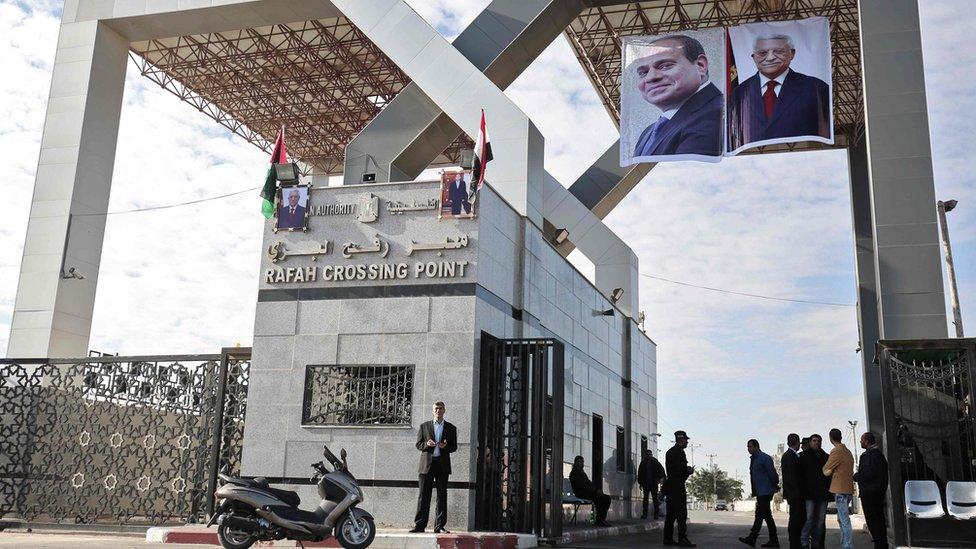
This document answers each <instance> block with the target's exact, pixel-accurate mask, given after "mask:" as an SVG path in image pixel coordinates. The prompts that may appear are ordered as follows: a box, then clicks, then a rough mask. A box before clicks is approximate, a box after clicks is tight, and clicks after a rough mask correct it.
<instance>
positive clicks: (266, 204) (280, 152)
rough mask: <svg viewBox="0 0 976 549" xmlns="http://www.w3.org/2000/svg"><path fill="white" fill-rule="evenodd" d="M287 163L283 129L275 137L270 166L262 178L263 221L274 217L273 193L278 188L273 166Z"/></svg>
mask: <svg viewBox="0 0 976 549" xmlns="http://www.w3.org/2000/svg"><path fill="white" fill-rule="evenodd" d="M286 163H288V151H287V150H285V127H284V126H282V127H281V128H280V129H279V130H278V136H277V137H275V144H274V150H272V151H271V166H269V167H268V175H266V176H265V177H264V187H263V188H262V189H261V199H262V200H261V213H262V214H264V218H265V219H271V216H273V215H274V210H275V207H274V203H275V191H276V190H277V188H278V178H277V177H275V167H274V165H275V164H286Z"/></svg>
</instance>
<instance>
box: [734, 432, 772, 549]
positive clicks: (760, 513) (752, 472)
mask: <svg viewBox="0 0 976 549" xmlns="http://www.w3.org/2000/svg"><path fill="white" fill-rule="evenodd" d="M746 450H747V451H748V452H749V480H750V481H751V484H752V495H754V496H756V519H755V521H753V523H752V530H751V531H750V532H749V535H748V536H746V537H744V538H739V541H741V542H742V543H744V544H746V545H748V546H749V547H755V546H756V540H757V539H758V538H759V532H761V531H762V525H763V521H765V522H766V529H767V530H768V531H769V541H768V542H766V543H764V544H762V545H761V546H760V547H779V537H777V535H776V523H775V522H774V521H773V513H772V510H771V509H770V508H769V502H770V501H772V499H773V494H775V493H776V492H778V491H779V475H777V474H776V467H775V466H774V465H773V458H771V457H769V454H767V453H765V452H763V451H762V450H760V449H759V441H758V440H756V439H750V440H749V442H747V443H746Z"/></svg>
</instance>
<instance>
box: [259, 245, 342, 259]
mask: <svg viewBox="0 0 976 549" xmlns="http://www.w3.org/2000/svg"><path fill="white" fill-rule="evenodd" d="M330 244H331V242H329V241H328V240H326V241H324V242H323V243H321V244H319V245H318V246H319V248H318V249H317V250H315V249H312V250H307V251H297V250H289V249H287V248H285V243H284V242H275V243H274V245H272V246H271V247H270V248H268V259H270V260H271V262H272V263H277V262H279V261H284V260H285V259H287V258H289V257H294V256H300V255H306V256H312V261H315V260H316V259H318V256H320V255H327V254H328V253H329V246H330Z"/></svg>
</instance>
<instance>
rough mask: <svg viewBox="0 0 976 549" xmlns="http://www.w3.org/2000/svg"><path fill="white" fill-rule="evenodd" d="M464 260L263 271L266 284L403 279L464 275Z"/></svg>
mask: <svg viewBox="0 0 976 549" xmlns="http://www.w3.org/2000/svg"><path fill="white" fill-rule="evenodd" d="M467 268H468V262H467V261H419V262H417V263H413V264H412V265H411V264H410V263H360V264H357V265H324V266H322V267H288V268H283V267H272V268H270V269H267V270H265V272H264V281H265V282H266V283H267V284H281V283H296V282H317V281H319V280H321V281H323V282H352V281H361V280H405V279H408V278H413V279H439V278H464V273H465V271H466V270H467Z"/></svg>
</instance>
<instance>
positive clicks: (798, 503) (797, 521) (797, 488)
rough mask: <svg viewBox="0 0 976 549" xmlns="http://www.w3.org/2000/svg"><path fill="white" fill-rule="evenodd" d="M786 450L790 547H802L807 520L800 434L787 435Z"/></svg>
mask: <svg viewBox="0 0 976 549" xmlns="http://www.w3.org/2000/svg"><path fill="white" fill-rule="evenodd" d="M786 446H787V449H786V452H784V453H783V457H782V459H780V467H781V469H782V470H783V499H785V500H786V503H787V504H789V506H790V521H789V524H788V525H787V531H788V532H789V535H790V549H801V548H802V547H803V544H802V543H801V542H800V532H802V531H803V523H805V522H806V521H807V510H806V504H804V502H803V477H802V474H801V473H800V452H799V449H800V435H798V434H796V433H790V434H789V436H787V437H786Z"/></svg>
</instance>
